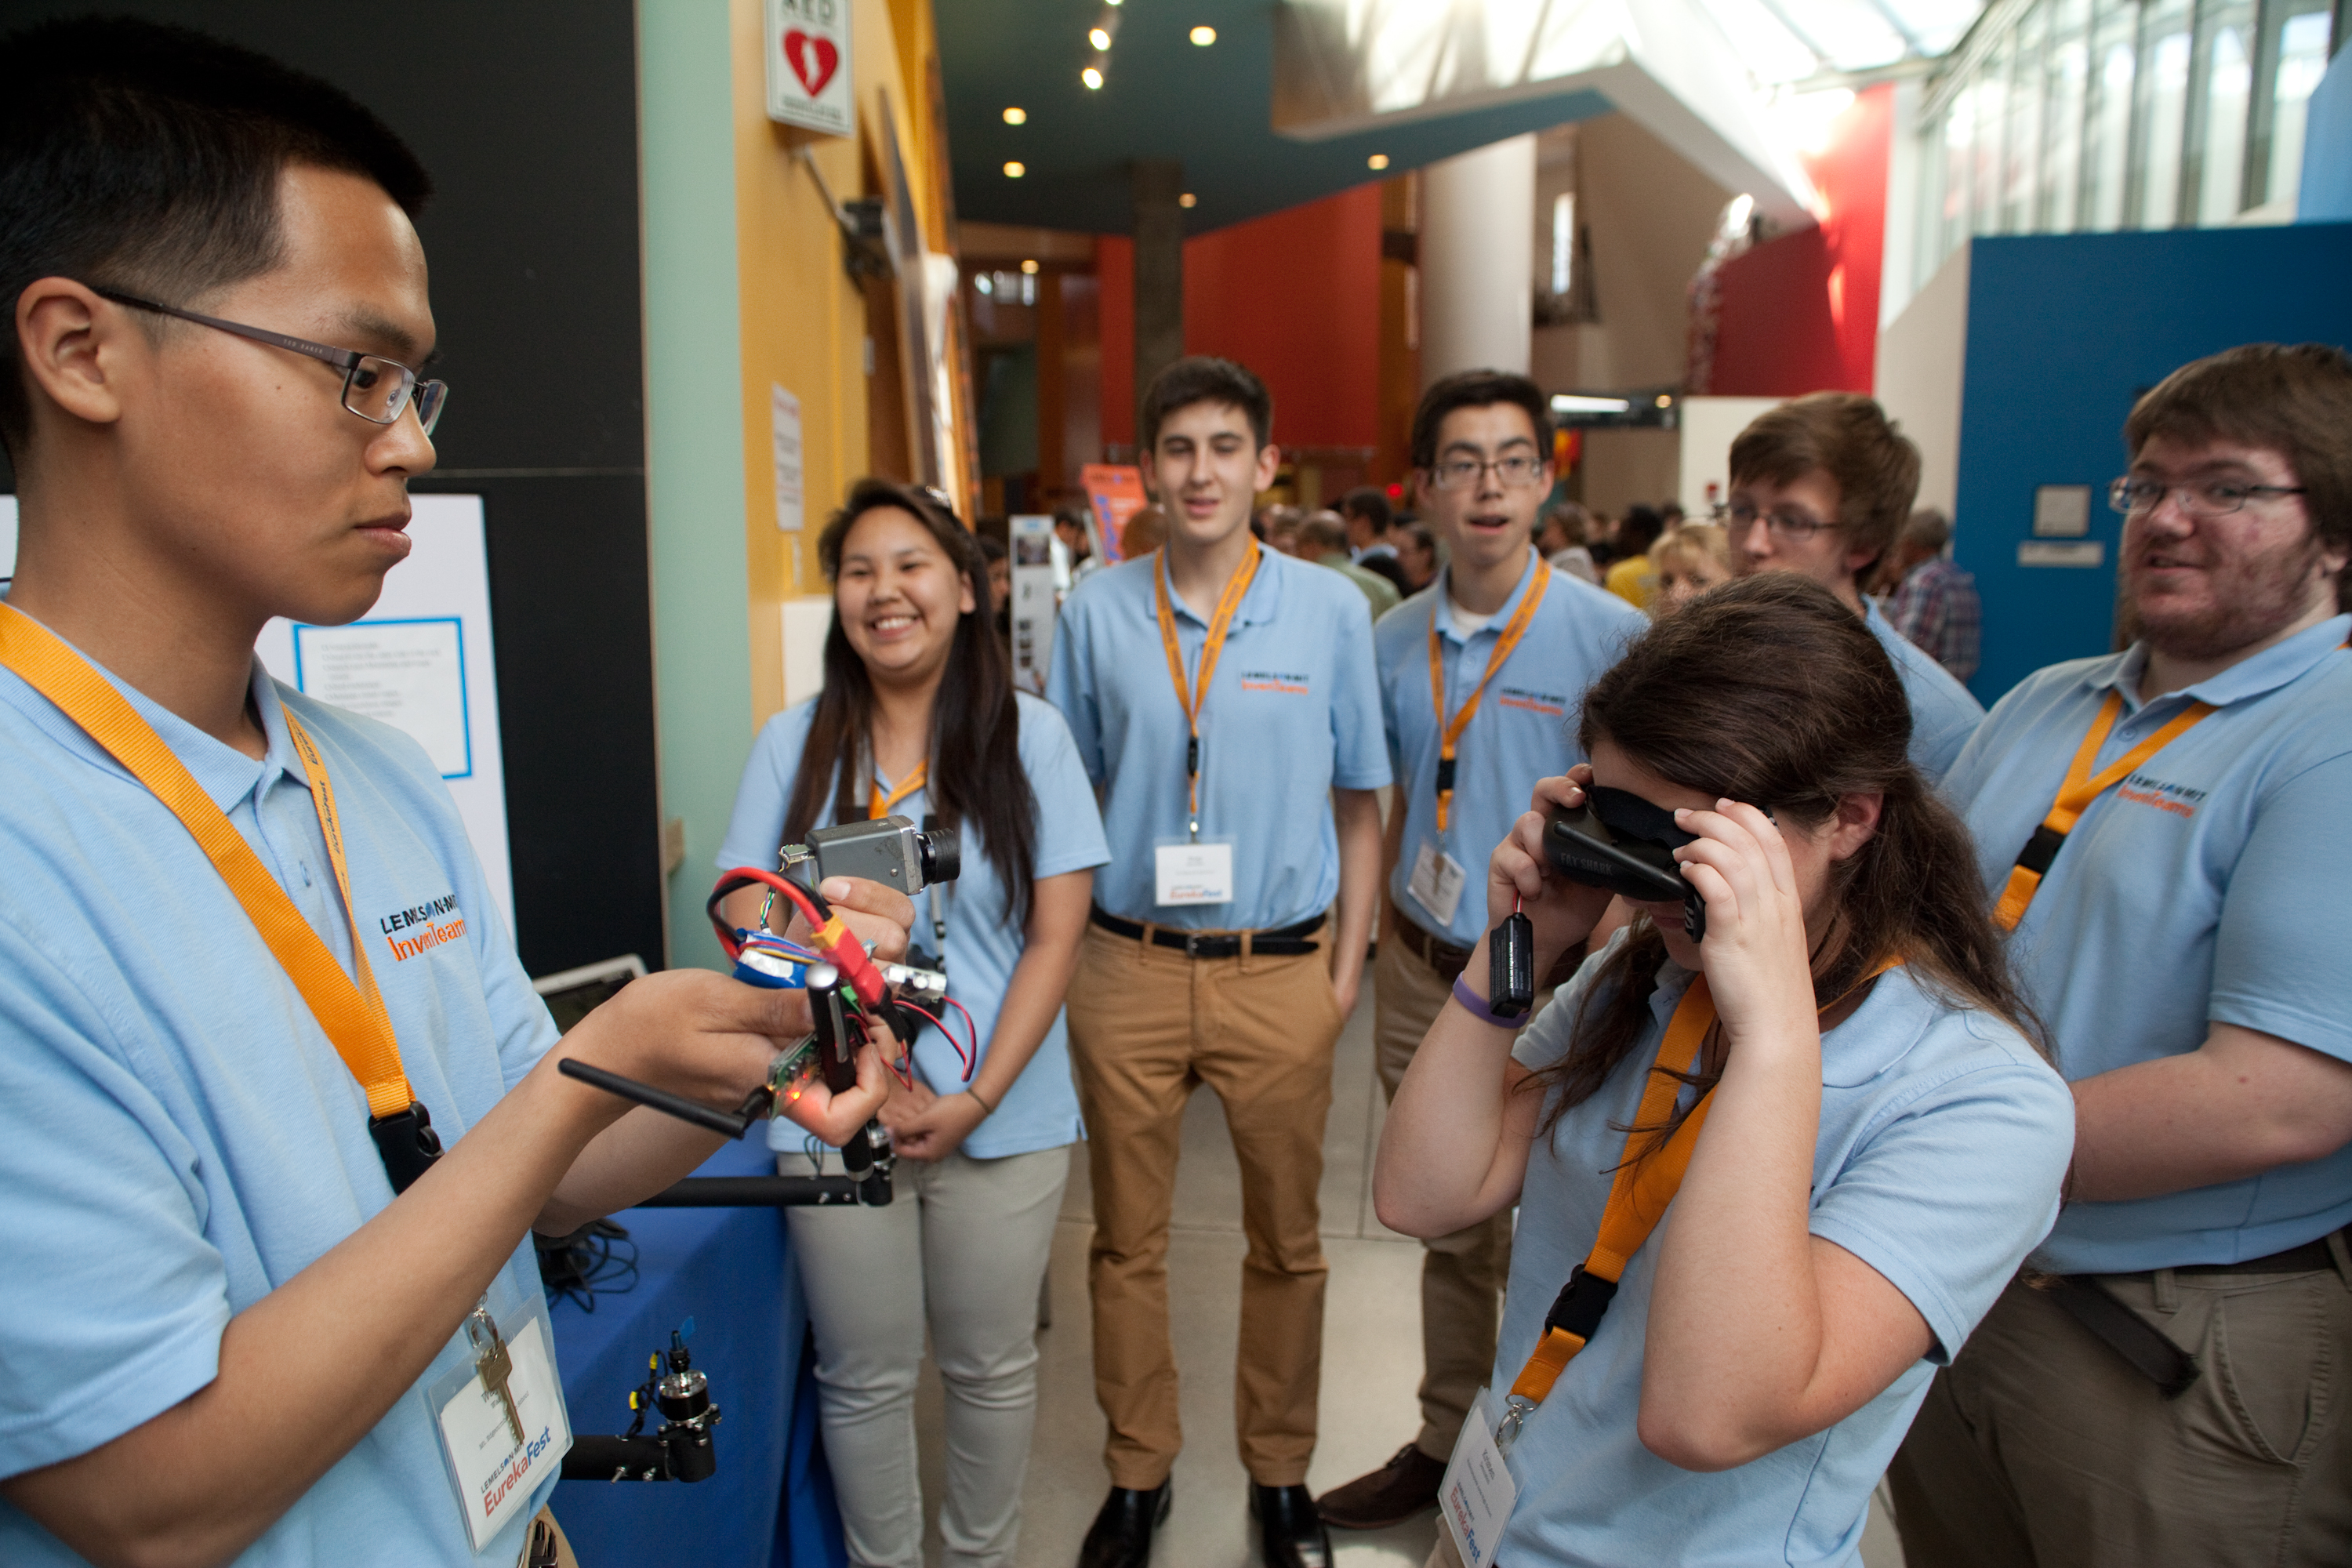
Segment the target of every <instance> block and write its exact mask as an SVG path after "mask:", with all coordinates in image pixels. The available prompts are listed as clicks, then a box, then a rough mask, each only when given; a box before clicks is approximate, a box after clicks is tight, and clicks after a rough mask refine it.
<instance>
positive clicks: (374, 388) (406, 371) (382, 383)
mask: <svg viewBox="0 0 2352 1568" xmlns="http://www.w3.org/2000/svg"><path fill="white" fill-rule="evenodd" d="M91 292H93V293H95V294H97V295H98V296H99V298H100V299H102V300H113V301H114V302H115V303H116V304H118V305H128V306H130V307H131V309H132V310H152V311H154V312H155V313H156V314H157V315H159V316H175V317H177V318H179V319H180V320H181V321H194V322H195V323H196V324H197V325H198V326H200V327H210V328H212V329H213V330H214V331H222V332H229V333H233V334H235V335H236V336H237V337H240V338H249V339H251V340H252V341H253V342H257V343H268V344H269V345H270V346H271V347H273V348H281V349H288V350H290V351H292V352H293V353H298V354H307V355H309V356H310V358H312V359H315V360H323V361H324V362H326V363H328V364H331V365H332V366H334V367H335V368H336V369H337V370H340V371H341V372H342V373H343V406H344V407H345V408H348V409H350V410H351V411H352V413H354V414H356V415H358V416H360V417H361V418H362V419H365V420H367V421H369V422H370V423H371V424H375V425H390V424H393V423H394V422H396V421H397V420H398V419H399V418H400V416H401V415H402V414H403V413H404V411H405V410H406V409H407V408H408V406H409V405H410V404H411V403H414V404H415V406H416V422H417V424H418V425H420V426H424V429H425V434H426V435H427V436H430V435H432V434H433V426H436V425H437V424H439V423H440V420H441V408H442V405H444V404H446V402H447V401H448V399H449V386H448V384H447V383H446V382H439V381H419V380H417V379H416V373H415V371H414V370H411V369H410V368H409V367H408V366H406V365H404V364H403V363H400V362H399V361H398V360H396V359H386V358H385V357H384V356H383V355H382V354H363V353H360V352H359V351H357V350H356V349H339V348H331V347H330V346H328V345H327V344H325V343H314V342H310V340H309V339H308V338H295V337H289V336H287V335H286V334H285V333H284V332H273V331H269V330H268V328H266V327H248V326H247V325H246V324H245V323H244V322H242V321H222V320H221V319H220V318H219V317H218V316H203V315H198V314H197V313H196V312H195V311H194V310H180V309H179V308H177V307H176V306H172V305H159V304H157V303H156V302H155V301H154V300H142V299H141V298H139V297H138V296H137V295H135V294H124V293H120V292H118V291H116V290H115V289H92V290H91Z"/></svg>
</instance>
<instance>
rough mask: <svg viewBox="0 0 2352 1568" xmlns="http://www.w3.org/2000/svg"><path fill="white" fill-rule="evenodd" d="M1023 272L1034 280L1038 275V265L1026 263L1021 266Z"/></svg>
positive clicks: (1030, 262)
mask: <svg viewBox="0 0 2352 1568" xmlns="http://www.w3.org/2000/svg"><path fill="white" fill-rule="evenodd" d="M1021 270H1022V271H1024V272H1026V273H1028V274H1029V275H1030V276H1031V277H1033V278H1034V277H1035V276H1036V275H1037V264H1036V262H1034V261H1024V262H1023V263H1022V264H1021Z"/></svg>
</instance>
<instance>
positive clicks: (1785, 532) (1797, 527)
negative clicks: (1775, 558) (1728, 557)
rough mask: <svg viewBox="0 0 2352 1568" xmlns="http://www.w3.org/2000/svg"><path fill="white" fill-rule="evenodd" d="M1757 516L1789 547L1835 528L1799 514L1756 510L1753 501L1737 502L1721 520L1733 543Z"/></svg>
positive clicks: (1731, 505)
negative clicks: (1729, 528) (1726, 527)
mask: <svg viewBox="0 0 2352 1568" xmlns="http://www.w3.org/2000/svg"><path fill="white" fill-rule="evenodd" d="M1759 517H1760V518H1762V519H1763V520H1764V526H1765V527H1766V528H1767V529H1769V530H1770V531H1771V534H1772V537H1773V538H1775V539H1778V540H1782V541H1785V542H1788V543H1790V544H1802V543H1805V542H1807V541H1809V540H1811V538H1812V537H1813V536H1814V535H1815V534H1818V533H1820V532H1822V531H1823V530H1825V529H1830V528H1834V527H1836V526H1837V525H1836V524H1835V523H1830V522H1823V521H1822V520H1821V519H1819V518H1817V517H1813V516H1811V515H1810V514H1809V513H1806V512H1801V511H1759V510H1757V509H1756V504H1755V503H1754V502H1753V501H1744V500H1736V501H1733V502H1732V503H1731V504H1730V505H1729V506H1727V507H1726V508H1724V509H1723V520H1724V521H1725V522H1727V523H1728V524H1730V525H1731V537H1732V542H1734V543H1737V542H1738V541H1739V540H1741V539H1743V538H1745V537H1746V536H1747V533H1748V530H1749V529H1750V528H1753V527H1754V526H1755V525H1756V520H1757V519H1758V518H1759Z"/></svg>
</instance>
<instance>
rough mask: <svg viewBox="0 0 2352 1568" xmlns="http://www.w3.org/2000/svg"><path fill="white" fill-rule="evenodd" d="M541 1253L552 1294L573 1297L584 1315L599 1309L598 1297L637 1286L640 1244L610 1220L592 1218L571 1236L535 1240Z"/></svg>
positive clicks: (542, 1271) (541, 1269)
mask: <svg viewBox="0 0 2352 1568" xmlns="http://www.w3.org/2000/svg"><path fill="white" fill-rule="evenodd" d="M531 1241H532V1244H533V1245H534V1246H535V1247H537V1248H538V1251H539V1278H540V1281H541V1283H542V1284H543V1285H545V1286H546V1288H547V1290H548V1292H549V1294H551V1295H555V1296H564V1297H569V1298H570V1299H571V1300H572V1303H573V1304H574V1305H575V1306H577V1307H578V1308H579V1309H580V1310H582V1311H583V1312H593V1311H594V1310H596V1298H597V1297H598V1296H600V1295H601V1296H617V1295H620V1294H621V1293H623V1292H624V1291H628V1290H634V1289H636V1287H637V1244H636V1243H635V1242H634V1241H632V1240H630V1239H629V1233H628V1232H627V1231H625V1230H624V1229H622V1228H621V1227H620V1226H617V1225H614V1223H613V1222H612V1221H611V1220H608V1219H592V1220H590V1221H589V1222H588V1223H587V1224H586V1225H583V1226H581V1227H580V1228H579V1229H578V1230H575V1231H573V1232H572V1234H571V1235H569V1236H538V1235H534V1236H532V1237H531Z"/></svg>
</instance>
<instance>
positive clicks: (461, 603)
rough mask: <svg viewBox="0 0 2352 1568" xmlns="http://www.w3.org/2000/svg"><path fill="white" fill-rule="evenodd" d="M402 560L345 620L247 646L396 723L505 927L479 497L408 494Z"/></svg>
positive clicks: (351, 705) (318, 692)
mask: <svg viewBox="0 0 2352 1568" xmlns="http://www.w3.org/2000/svg"><path fill="white" fill-rule="evenodd" d="M410 500H411V501H412V502H413V504H414V505H415V513H414V515H413V516H412V517H411V518H410V519H409V522H408V537H409V538H410V539H412V540H414V541H415V544H414V545H413V546H412V547H411V548H410V550H409V552H408V559H407V560H405V561H404V562H402V563H400V564H399V565H397V566H395V567H394V568H393V569H392V570H391V571H390V572H388V573H386V574H384V579H383V597H382V598H380V599H378V600H377V601H376V602H375V607H374V608H373V609H371V610H370V611H368V613H367V614H366V616H363V617H362V618H361V619H359V620H356V621H353V622H352V624H351V625H350V626H296V625H294V624H292V623H291V622H289V621H284V620H276V621H272V622H270V623H269V624H268V626H264V627H263V628H262V630H261V640H260V641H259V642H258V643H257V644H256V645H255V647H256V648H257V651H258V652H259V653H260V655H261V662H262V663H263V664H265V665H267V666H268V667H269V673H270V674H272V675H274V676H276V677H277V678H278V679H280V680H282V681H284V682H285V683H286V684H287V685H289V686H291V687H293V688H294V689H297V690H299V691H300V692H301V693H303V695H305V696H308V697H315V698H317V699H318V700H320V701H321V702H331V703H333V704H334V705H335V706H336V707H338V708H348V709H350V710H352V711H353V712H355V713H363V714H365V715H367V716H368V717H369V718H371V719H380V720H382V721H384V722H385V723H387V724H390V725H392V726H393V727H394V728H395V729H399V730H404V731H407V732H408V734H409V735H410V736H411V738H413V739H414V740H415V742H416V743H417V744H419V745H421V746H423V747H424V748H425V754H426V755H427V756H429V757H431V758H432V759H433V765H434V766H435V767H436V768H438V769H439V770H440V772H441V776H442V777H443V778H444V779H446V781H447V782H448V784H449V795H450V798H452V799H453V800H455V801H456V802H457V816H459V817H460V818H461V819H462V820H463V821H464V822H465V824H466V837H467V838H469V839H471V840H472V841H473V845H474V853H475V855H476V856H478V858H480V860H481V862H482V878H483V880H485V881H487V882H488V884H489V888H490V897H491V898H492V899H494V900H497V901H498V906H499V916H500V918H501V919H503V920H504V921H506V927H507V931H509V933H512V931H514V874H513V871H512V870H511V868H510V867H509V861H508V858H507V779H506V762H505V757H504V754H503V753H502V752H500V751H499V681H498V664H497V661H496V660H495V658H493V656H492V648H491V645H490V568H489V557H488V550H487V548H486V545H485V543H484V539H483V531H482V498H481V497H479V496H442V495H432V496H413V497H411V498H410Z"/></svg>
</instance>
